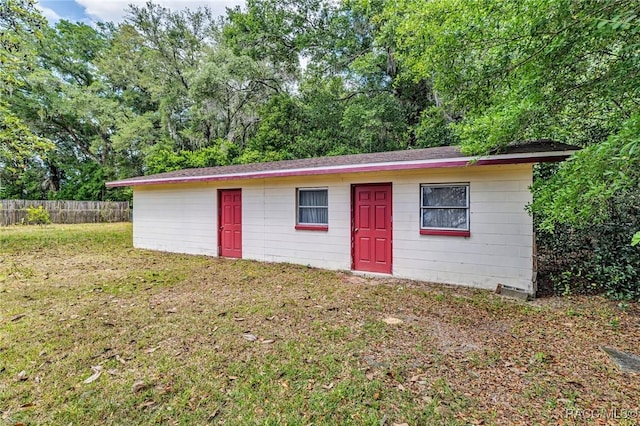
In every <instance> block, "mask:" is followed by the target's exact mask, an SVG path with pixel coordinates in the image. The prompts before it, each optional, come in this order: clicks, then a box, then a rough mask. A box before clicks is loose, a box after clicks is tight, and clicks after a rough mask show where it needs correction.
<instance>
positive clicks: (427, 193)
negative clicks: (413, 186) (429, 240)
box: [420, 184, 469, 231]
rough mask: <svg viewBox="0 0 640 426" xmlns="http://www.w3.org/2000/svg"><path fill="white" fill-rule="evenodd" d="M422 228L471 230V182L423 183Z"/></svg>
mask: <svg viewBox="0 0 640 426" xmlns="http://www.w3.org/2000/svg"><path fill="white" fill-rule="evenodd" d="M420 198H421V200H420V213H421V214H420V216H421V223H420V227H421V228H422V229H451V230H465V231H467V230H469V184H438V185H421V197H420Z"/></svg>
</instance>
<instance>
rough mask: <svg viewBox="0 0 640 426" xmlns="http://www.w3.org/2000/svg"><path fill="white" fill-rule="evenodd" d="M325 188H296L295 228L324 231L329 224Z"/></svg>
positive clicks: (327, 200)
mask: <svg viewBox="0 0 640 426" xmlns="http://www.w3.org/2000/svg"><path fill="white" fill-rule="evenodd" d="M328 192H329V191H328V190H327V189H326V188H299V189H298V200H297V201H298V217H297V223H296V229H303V230H320V231H326V230H327V229H328V226H329V194H328Z"/></svg>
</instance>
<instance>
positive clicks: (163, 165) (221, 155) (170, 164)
mask: <svg viewBox="0 0 640 426" xmlns="http://www.w3.org/2000/svg"><path fill="white" fill-rule="evenodd" d="M237 156H238V149H237V146H236V145H234V144H233V143H231V142H229V141H225V140H223V139H219V140H218V141H216V144H215V145H214V146H210V147H207V148H202V149H199V150H196V151H186V150H182V151H178V152H176V151H174V150H172V149H170V148H167V147H158V149H154V150H152V151H151V152H150V153H149V155H147V157H146V162H145V167H146V170H147V172H148V173H149V174H153V173H161V172H167V171H172V170H180V169H189V168H195V167H213V166H225V165H229V164H231V163H232V162H233V160H234V159H235V158H236V157H237Z"/></svg>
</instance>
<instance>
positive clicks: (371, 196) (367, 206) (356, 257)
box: [352, 183, 391, 274]
mask: <svg viewBox="0 0 640 426" xmlns="http://www.w3.org/2000/svg"><path fill="white" fill-rule="evenodd" d="M352 208H353V210H352V214H353V234H352V241H353V269H354V270H356V271H368V272H381V273H387V274H390V273H391V184H388V183H387V184H376V185H356V186H354V188H353V206H352Z"/></svg>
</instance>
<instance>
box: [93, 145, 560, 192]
mask: <svg viewBox="0 0 640 426" xmlns="http://www.w3.org/2000/svg"><path fill="white" fill-rule="evenodd" d="M568 156H569V154H567V153H562V154H559V155H546V156H540V157H538V156H534V155H532V156H526V157H515V158H514V157H511V158H485V159H479V160H477V161H470V160H468V159H464V160H449V161H435V162H434V161H431V162H426V163H416V162H411V163H410V164H406V163H402V162H399V163H391V164H390V163H387V164H370V165H357V166H348V167H341V168H328V169H323V168H309V169H304V170H274V171H264V172H257V173H239V174H231V175H214V176H193V177H176V178H167V179H149V180H144V179H140V180H130V181H127V180H126V179H125V180H121V181H116V182H107V184H106V185H107V187H117V186H142V185H163V184H175V183H198V182H216V181H227V180H244V179H261V178H276V177H290V176H313V175H329V174H341V173H364V172H385V171H394V170H416V169H439V168H446V167H465V166H489V165H501V164H522V163H543V162H554V161H561V160H563V159H565V158H567V157H568Z"/></svg>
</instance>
